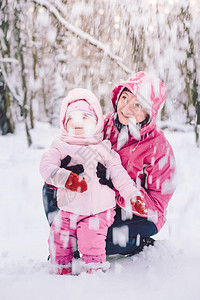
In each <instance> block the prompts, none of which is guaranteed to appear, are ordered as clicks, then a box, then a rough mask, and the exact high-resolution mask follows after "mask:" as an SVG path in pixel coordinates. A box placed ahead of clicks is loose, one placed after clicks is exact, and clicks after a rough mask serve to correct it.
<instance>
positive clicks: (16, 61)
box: [0, 57, 19, 64]
mask: <svg viewBox="0 0 200 300" xmlns="http://www.w3.org/2000/svg"><path fill="white" fill-rule="evenodd" d="M0 62H3V63H13V64H18V63H19V62H18V60H16V59H15V58H2V57H0Z"/></svg>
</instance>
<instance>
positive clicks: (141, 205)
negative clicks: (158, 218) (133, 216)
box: [131, 196, 147, 215]
mask: <svg viewBox="0 0 200 300" xmlns="http://www.w3.org/2000/svg"><path fill="white" fill-rule="evenodd" d="M131 206H132V207H133V210H135V211H136V212H138V213H139V214H140V215H147V209H146V206H145V202H144V200H143V199H142V197H140V196H137V197H136V198H135V199H131Z"/></svg>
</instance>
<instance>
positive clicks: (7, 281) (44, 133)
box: [0, 123, 200, 300]
mask: <svg viewBox="0 0 200 300" xmlns="http://www.w3.org/2000/svg"><path fill="white" fill-rule="evenodd" d="M36 125H37V126H36V129H35V130H34V131H33V132H32V136H33V141H34V143H33V146H32V147H31V148H30V149H28V147H27V146H26V137H25V132H24V129H23V128H22V127H21V126H19V127H18V128H17V131H16V134H15V135H8V136H0V195H1V196H0V207H1V213H0V299H4V300H6V299H9V300H11V299H12V300H13V299H17V300H18V299H20V300H23V299H29V300H34V299H37V300H39V299H48V300H51V299H73V300H76V299H87V300H91V299H120V300H121V299H140V300H142V299H148V298H150V299H155V300H157V299H159V300H160V299H162V300H165V299H167V300H168V299H170V300H172V299H176V300H179V299H181V300H188V299H191V300H199V299H200V284H199V278H200V234H199V230H200V202H199V201H200V183H199V179H200V176H199V175H200V149H198V148H196V146H195V139H194V133H193V132H192V131H188V132H173V133H172V132H166V136H167V138H168V139H169V141H170V143H171V144H172V147H173V149H174V152H175V156H176V161H177V189H176V192H175V194H174V196H173V199H172V200H171V203H170V205H169V209H168V216H167V223H166V225H165V226H164V228H163V229H162V230H161V232H160V233H159V234H158V235H157V236H155V238H156V239H157V240H158V241H157V243H156V245H155V247H149V248H146V249H145V250H144V251H143V252H142V253H140V254H139V255H137V256H134V257H129V258H125V259H119V260H113V261H112V262H111V269H110V270H108V271H107V272H106V273H97V274H95V275H89V274H81V275H79V276H59V275H51V274H49V271H48V266H49V263H48V262H46V258H47V255H48V246H47V239H48V233H49V228H48V224H47V221H46V218H45V215H44V211H43V206H42V200H41V198H42V197H41V188H42V184H43V181H42V178H41V176H40V173H39V162H40V158H41V155H42V153H43V152H44V150H45V148H46V147H48V146H49V144H50V143H51V141H52V139H53V138H54V137H55V136H56V135H57V134H58V133H59V131H58V130H56V129H52V128H50V126H49V125H48V124H41V123H38V124H36Z"/></svg>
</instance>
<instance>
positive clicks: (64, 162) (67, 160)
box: [60, 155, 84, 175]
mask: <svg viewBox="0 0 200 300" xmlns="http://www.w3.org/2000/svg"><path fill="white" fill-rule="evenodd" d="M70 161H71V156H69V155H67V156H66V157H65V158H64V159H62V160H61V166H60V167H61V168H64V169H66V170H69V171H71V172H73V173H75V174H77V175H79V174H81V173H83V172H84V168H83V165H75V166H70V167H68V164H69V163H70Z"/></svg>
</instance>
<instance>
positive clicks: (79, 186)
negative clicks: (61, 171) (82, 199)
mask: <svg viewBox="0 0 200 300" xmlns="http://www.w3.org/2000/svg"><path fill="white" fill-rule="evenodd" d="M65 187H66V188H67V189H68V190H70V191H72V192H78V193H83V192H85V191H87V183H86V181H85V178H84V177H83V178H82V177H80V176H79V175H77V174H75V173H73V172H71V173H70V175H69V177H68V179H67V181H66V183H65Z"/></svg>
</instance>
